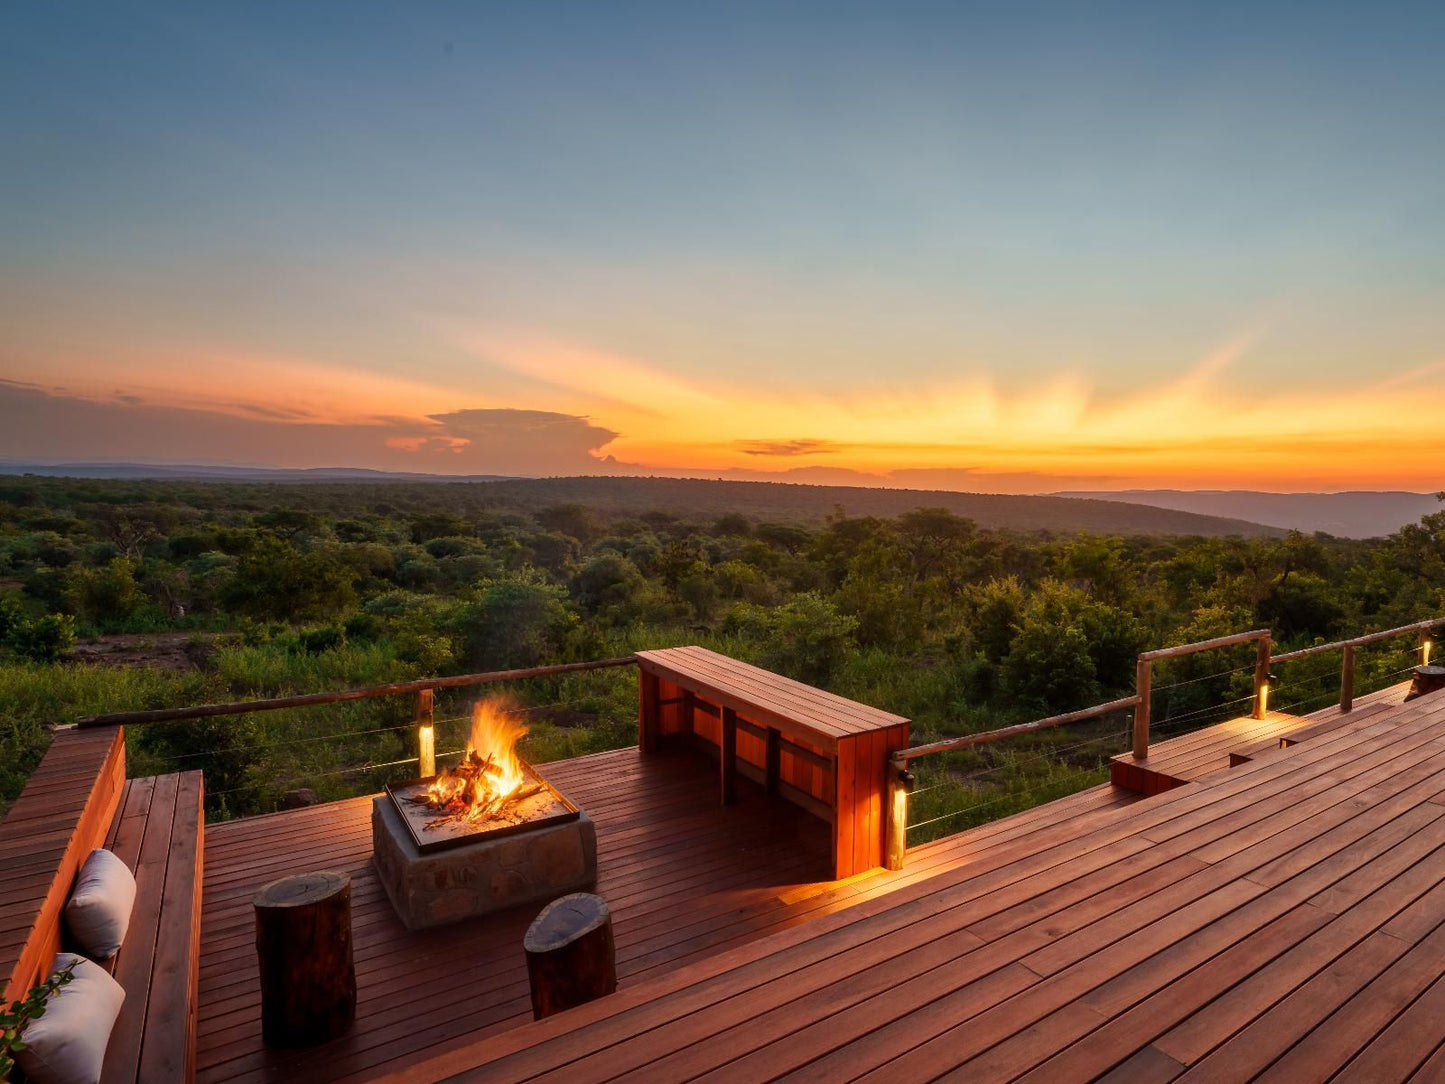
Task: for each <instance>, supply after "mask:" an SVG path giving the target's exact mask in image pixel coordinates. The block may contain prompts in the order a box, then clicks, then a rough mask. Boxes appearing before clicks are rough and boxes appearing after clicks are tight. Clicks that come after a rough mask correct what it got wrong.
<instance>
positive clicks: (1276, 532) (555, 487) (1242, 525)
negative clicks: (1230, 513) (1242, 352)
mask: <svg viewBox="0 0 1445 1084" xmlns="http://www.w3.org/2000/svg"><path fill="white" fill-rule="evenodd" d="M5 474H9V475H24V474H31V475H41V476H44V477H49V478H82V479H88V480H99V481H106V480H109V481H116V482H146V481H156V482H162V483H166V482H169V483H175V484H181V483H207V482H229V483H234V484H259V485H265V486H268V487H270V486H276V487H278V488H279V489H281V490H282V491H284V487H286V486H289V485H296V484H302V485H306V486H331V487H336V488H337V489H338V490H339V489H340V488H341V487H349V486H354V485H374V486H376V487H377V489H378V490H388V491H391V492H389V493H388V497H387V499H391V498H393V497H395V498H397V499H398V500H402V501H403V504H405V500H404V494H405V488H406V487H409V486H412V485H414V484H417V483H426V485H425V488H424V489H421V490H416V491H414V492H415V493H417V494H418V495H420V494H422V493H426V494H430V495H432V496H434V497H436V498H438V499H440V500H441V501H443V502H444V503H445V502H446V501H447V499H448V496H449V495H460V491H461V490H462V489H463V488H465V492H466V498H465V503H466V504H467V505H469V506H472V507H492V508H512V509H518V510H520V511H533V510H535V509H538V508H545V507H547V506H549V505H554V504H583V505H586V506H588V507H590V508H595V509H597V510H598V511H599V512H603V513H611V514H613V515H627V516H635V515H639V514H641V513H643V512H670V513H672V514H673V515H675V516H678V517H679V518H683V519H713V518H716V517H718V516H720V515H723V514H725V513H727V512H740V513H742V514H743V515H746V516H751V517H752V518H754V519H758V520H769V521H773V522H795V523H805V522H818V521H820V520H822V519H823V518H824V517H826V516H828V515H831V514H832V513H833V512H834V511H836V510H837V509H838V508H840V507H841V508H842V509H843V510H844V511H845V512H846V513H847V514H848V515H850V516H897V515H901V514H902V513H904V512H911V511H913V510H914V509H915V508H947V509H948V510H949V511H951V512H954V513H956V514H957V515H961V516H967V517H968V518H969V519H971V520H973V521H974V522H976V523H978V524H979V525H980V526H982V527H990V528H995V529H1001V530H1014V531H1027V532H1037V531H1052V532H1054V533H1057V534H1075V533H1077V532H1079V531H1091V532H1094V533H1096V534H1131V535H1147V534H1170V535H1215V536H1218V535H1241V536H1245V537H1271V536H1280V535H1283V534H1284V533H1285V532H1284V531H1283V530H1281V529H1280V528H1278V527H1271V526H1264V525H1261V524H1259V523H1252V522H1249V521H1247V520H1244V519H1234V518H1227V517H1222V516H1217V515H1200V514H1196V513H1193V512H1189V511H1176V510H1172V509H1167V508H1158V507H1151V506H1149V505H1146V504H1143V503H1139V502H1124V501H1117V500H1090V499H1080V498H1079V497H1078V495H1075V494H1069V495H1068V496H1067V497H1065V496H1017V495H1010V494H995V493H955V492H952V491H949V490H936V489H874V488H869V487H864V486H824V485H800V484H795V483H789V482H739V481H731V480H723V479H693V478H637V477H618V476H603V475H582V476H577V477H572V478H507V477H501V476H496V475H475V476H462V477H459V476H456V475H444V474H407V473H403V472H394V471H378V470H365V469H361V468H353V467H320V468H313V469H305V470H300V469H296V470H288V469H285V468H280V467H248V466H239V467H238V466H230V465H224V464H223V465H216V466H208V465H197V464H150V463H49V464H42V463H29V462H16V461H9V462H0V475H5ZM452 487H457V488H455V489H454V488H452ZM317 499H319V498H317ZM427 503H433V502H432V501H431V500H430V498H428V501H427Z"/></svg>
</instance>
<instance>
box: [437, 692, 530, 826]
mask: <svg viewBox="0 0 1445 1084" xmlns="http://www.w3.org/2000/svg"><path fill="white" fill-rule="evenodd" d="M526 733H527V728H526V727H525V726H522V725H521V724H519V723H516V722H513V721H512V719H511V718H510V717H509V716H508V715H507V713H506V710H505V708H504V706H503V704H502V702H501V701H498V700H483V701H479V702H478V703H477V704H476V706H475V707H474V708H473V709H472V732H471V735H470V737H469V738H468V739H467V751H466V755H465V756H464V757H463V758H462V762H461V763H460V764H458V765H457V767H456V768H454V769H453V768H444V769H443V770H442V773H441V774H440V775H438V776H437V777H436V778H435V779H433V780H432V781H431V783H429V784H428V785H427V789H426V794H425V802H426V804H427V805H428V806H430V807H431V808H432V809H434V810H437V811H439V812H445V813H447V814H449V815H451V816H456V817H460V818H461V819H463V820H467V821H480V820H485V819H486V818H487V817H488V816H490V815H492V814H493V813H495V812H498V811H499V810H500V809H501V808H502V807H503V806H504V805H505V804H506V803H507V802H508V801H509V800H510V799H512V798H513V797H517V796H520V795H521V792H522V791H523V789H524V788H525V787H526V786H527V775H526V772H525V770H524V769H523V767H522V762H521V760H520V759H519V758H518V757H517V742H519V741H521V740H522V738H523V737H524V736H525V735H526Z"/></svg>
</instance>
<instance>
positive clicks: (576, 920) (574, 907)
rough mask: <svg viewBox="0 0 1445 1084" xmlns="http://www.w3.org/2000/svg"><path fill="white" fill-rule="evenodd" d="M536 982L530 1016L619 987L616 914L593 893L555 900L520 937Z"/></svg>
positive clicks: (558, 1009) (549, 1012) (548, 1013)
mask: <svg viewBox="0 0 1445 1084" xmlns="http://www.w3.org/2000/svg"><path fill="white" fill-rule="evenodd" d="M522 948H523V949H524V950H525V951H526V954H527V977H528V978H529V979H530V980H531V983H532V1016H533V1018H534V1019H537V1020H540V1019H542V1017H544V1016H551V1015H552V1014H553V1013H558V1012H561V1011H562V1010H563V1009H570V1008H573V1007H574V1006H577V1005H582V1004H584V1003H586V1002H588V1001H592V1000H594V999H595V998H599V997H601V996H602V995H604V994H610V993H612V991H614V990H616V989H617V961H616V956H615V953H614V950H613V943H612V912H611V911H610V910H608V908H607V901H606V900H604V899H603V898H602V897H601V896H594V895H592V894H591V893H589V892H574V893H572V895H570V896H563V897H561V898H560V899H555V900H553V901H552V902H551V903H549V904H547V906H546V907H544V908H542V913H541V914H540V915H538V916H537V917H536V918H535V919H533V920H532V925H531V926H530V927H529V928H528V930H527V936H526V937H525V938H523V939H522Z"/></svg>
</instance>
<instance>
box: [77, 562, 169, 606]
mask: <svg viewBox="0 0 1445 1084" xmlns="http://www.w3.org/2000/svg"><path fill="white" fill-rule="evenodd" d="M135 569H136V563H135V561H134V560H133V559H131V558H129V557H116V558H115V559H114V560H112V561H110V562H109V563H108V564H107V565H106V566H105V567H104V568H79V567H75V568H71V569H70V571H69V572H68V573H67V574H66V577H65V581H66V582H65V602H66V605H67V607H68V608H69V609H70V610H71V611H72V612H74V613H77V614H79V615H80V616H81V617H85V618H88V619H90V620H92V621H125V620H128V619H129V618H132V617H134V616H135V615H136V614H137V613H138V612H139V611H140V610H141V608H142V607H144V606H145V605H146V604H147V603H148V602H149V601H150V600H149V599H148V598H147V597H146V593H145V591H143V590H142V589H141V585H140V584H139V583H138V582H137V581H136V577H135Z"/></svg>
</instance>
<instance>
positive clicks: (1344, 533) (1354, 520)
mask: <svg viewBox="0 0 1445 1084" xmlns="http://www.w3.org/2000/svg"><path fill="white" fill-rule="evenodd" d="M1058 496H1060V497H1070V498H1078V499H1084V500H1105V501H1125V502H1128V503H1130V504H1141V505H1147V506H1149V507H1151V508H1169V509H1173V510H1175V511H1179V512H1195V513H1198V514H1200V515H1207V516H1225V517H1228V518H1239V519H1246V520H1250V521H1252V522H1254V523H1266V524H1269V525H1270V526H1271V527H1284V528H1287V529H1289V530H1295V531H1304V532H1305V533H1306V534H1313V533H1314V532H1316V531H1324V532H1325V533H1326V534H1332V535H1335V536H1336V537H1338V538H1376V537H1379V536H1380V535H1387V534H1393V533H1394V532H1395V531H1398V530H1399V529H1400V528H1401V527H1403V526H1405V525H1406V524H1407V523H1416V522H1418V521H1419V519H1420V517H1421V516H1424V515H1428V514H1429V513H1431V512H1438V511H1440V510H1441V508H1442V507H1445V506H1442V505H1441V504H1440V502H1439V501H1438V500H1436V499H1435V495H1434V494H1433V493H1407V492H1404V491H1383V492H1376V491H1356V492H1352V493H1259V492H1255V491H1252V490H1214V489H1201V490H1179V489H1129V490H1122V491H1113V492H1109V491H1099V492H1089V493H1060V494H1058Z"/></svg>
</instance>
